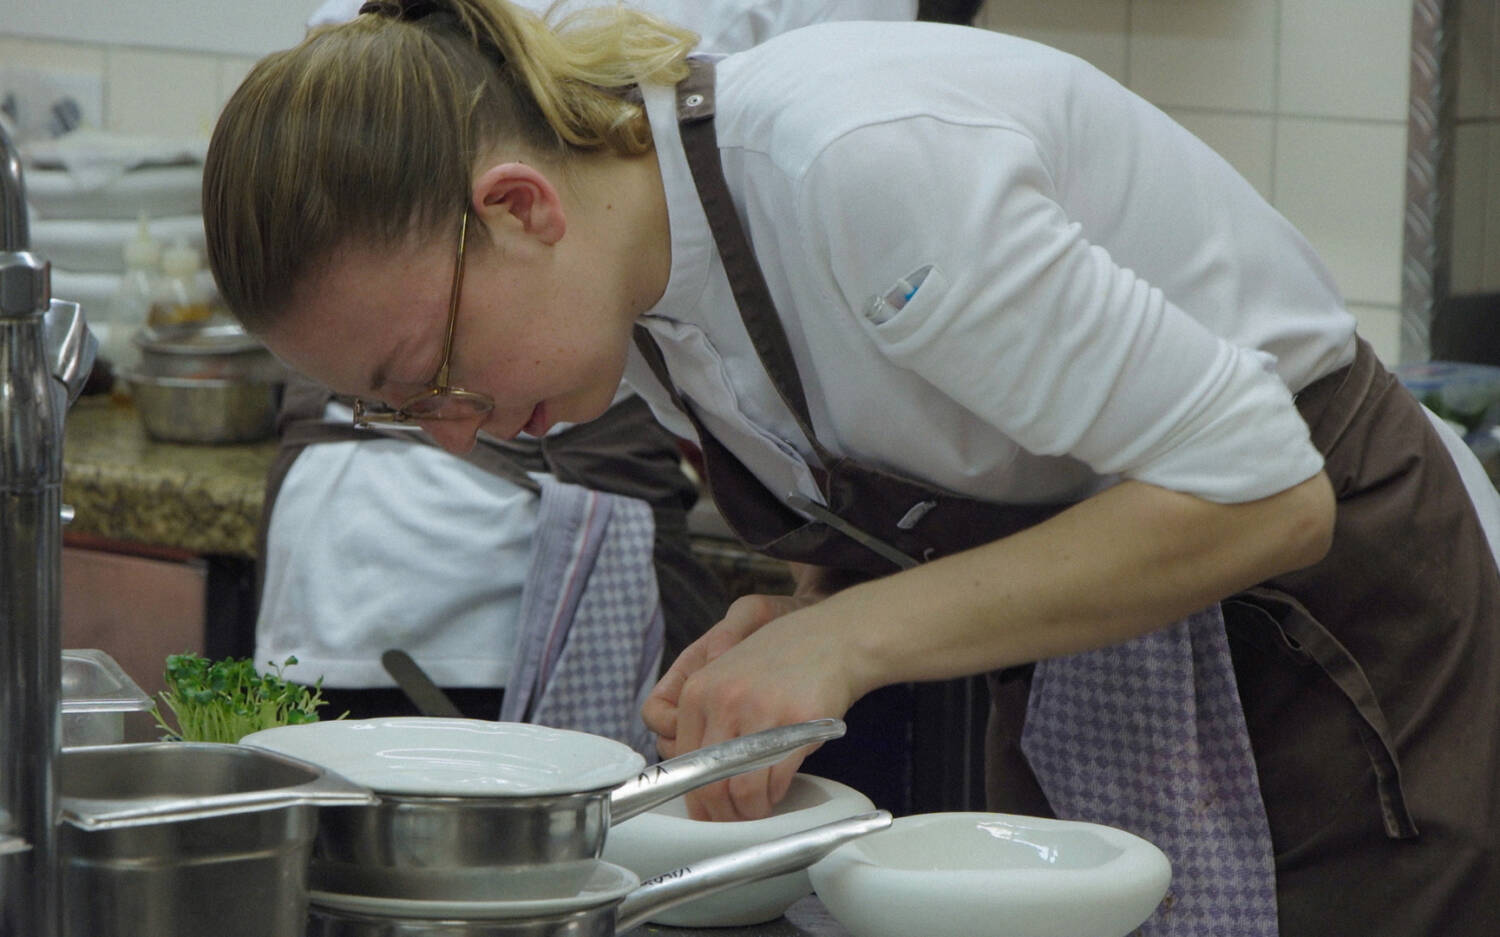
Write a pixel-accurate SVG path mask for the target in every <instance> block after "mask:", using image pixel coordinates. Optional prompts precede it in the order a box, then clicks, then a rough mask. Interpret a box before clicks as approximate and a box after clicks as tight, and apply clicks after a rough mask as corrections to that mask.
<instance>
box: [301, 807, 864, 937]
mask: <svg viewBox="0 0 1500 937" xmlns="http://www.w3.org/2000/svg"><path fill="white" fill-rule="evenodd" d="M890 825H891V815H890V814H889V813H887V812H886V811H884V810H880V811H875V812H872V813H865V814H861V815H859V816H855V817H849V818H847V819H844V820H838V821H835V822H833V823H828V824H825V825H823V826H819V827H815V828H813V829H810V830H803V831H801V832H798V833H792V834H790V835H788V836H784V837H781V838H780V839H775V840H772V841H770V842H767V843H761V844H758V845H755V846H751V847H749V848H746V849H742V850H739V851H737V852H732V853H729V854H727V855H723V856H717V857H715V858H712V859H705V860H702V861H700V862H696V863H694V864H693V866H692V867H690V868H682V869H678V870H676V871H674V872H669V873H667V874H665V875H659V876H657V877H655V878H653V879H651V880H650V881H648V882H645V883H642V882H641V880H640V879H639V878H637V877H636V876H635V873H633V872H631V871H630V870H628V869H625V868H623V867H621V866H617V865H614V864H613V863H609V862H604V861H603V860H594V861H592V862H589V861H583V862H574V863H570V864H568V866H567V867H568V870H569V872H571V871H572V870H575V869H581V870H583V874H582V875H575V876H572V877H571V878H570V877H569V875H568V874H552V875H549V874H548V870H547V869H544V868H536V869H532V870H529V871H517V872H512V873H509V874H508V875H507V876H504V877H501V876H498V875H496V876H491V877H490V878H489V879H488V880H485V879H483V878H474V877H469V878H459V879H450V880H443V879H429V880H425V881H423V880H411V881H408V882H407V883H406V884H405V886H404V887H402V888H401V889H400V890H396V891H393V892H392V893H390V894H388V895H384V896H381V897H379V898H368V897H364V896H359V895H342V894H332V893H327V892H318V893H315V894H314V896H313V903H312V906H311V908H310V910H309V917H308V931H307V933H308V937H614V935H617V934H620V933H623V932H625V931H628V930H630V929H631V928H633V927H635V926H636V925H638V924H640V923H642V922H644V921H647V920H649V919H650V918H651V917H653V916H654V915H656V914H657V913H658V912H660V911H663V910H665V909H667V908H670V907H673V906H675V905H678V904H682V903H683V902H686V901H691V900H693V899H696V898H703V897H705V896H707V895H711V894H714V893H715V892H718V891H722V890H724V889H727V888H733V887H735V886H736V885H743V884H745V883H747V882H753V881H757V880H760V879H764V878H769V877H772V876H775V875H781V874H785V873H787V872H793V871H798V870H801V869H805V868H807V867H808V866H810V865H812V864H813V863H814V862H816V861H818V860H819V859H821V858H823V857H824V856H826V855H828V853H830V852H832V851H833V850H834V849H836V848H838V847H839V846H841V845H843V844H844V843H846V842H849V841H850V840H853V839H856V838H858V837H860V836H864V835H866V834H869V833H873V832H876V831H878V830H882V829H886V828H887V827H889V826H890ZM590 872H592V874H589V873H590ZM560 882H561V883H560Z"/></svg>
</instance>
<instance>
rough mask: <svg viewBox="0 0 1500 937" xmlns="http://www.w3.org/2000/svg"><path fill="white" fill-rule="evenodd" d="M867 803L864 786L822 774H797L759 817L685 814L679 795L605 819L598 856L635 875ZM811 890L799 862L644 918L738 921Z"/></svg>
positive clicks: (764, 915)
mask: <svg viewBox="0 0 1500 937" xmlns="http://www.w3.org/2000/svg"><path fill="white" fill-rule="evenodd" d="M872 809H874V804H872V803H871V802H870V799H869V798H868V797H866V796H865V795H864V794H862V793H860V792H859V791H857V790H855V789H854V788H852V787H849V786H847V785H845V784H840V783H839V782H837V781H832V780H829V779H828V778H820V777H817V776H815V775H810V774H799V775H797V776H796V777H794V778H793V779H792V784H791V786H790V787H789V788H788V789H787V794H786V797H785V798H783V799H782V801H781V802H780V803H778V804H777V805H776V807H775V810H774V811H773V812H772V814H771V816H769V817H766V818H764V819H761V820H745V821H740V822H709V821H704V820H694V819H691V818H690V817H689V816H688V812H687V803H686V800H685V799H684V798H682V797H678V798H675V799H673V800H669V801H667V802H666V803H664V804H661V805H660V806H657V807H655V808H653V809H651V810H648V811H646V812H645V813H642V814H640V815H638V816H635V817H632V818H630V819H629V820H626V821H625V822H623V823H619V824H617V825H615V826H614V827H612V828H611V829H610V832H609V838H608V839H606V840H605V842H604V858H605V859H607V860H609V861H611V862H617V863H619V864H620V865H623V866H625V867H627V868H629V869H631V870H632V871H633V872H635V873H636V874H637V875H639V876H640V877H641V878H642V879H649V878H651V877H652V876H655V875H660V874H662V873H663V872H669V871H671V870H673V869H677V868H680V867H682V866H686V865H690V864H692V863H694V862H697V861H699V860H702V859H706V858H709V857H711V856H718V855H722V854H724V853H727V852H731V851H733V850H737V849H744V848H746V847H749V846H754V845H756V844H759V843H764V842H768V841H770V840H772V839H775V838H777V837H780V836H785V835H787V834H789V833H795V832H798V831H800V830H805V829H810V828H812V827H815V826H819V825H821V824H824V823H828V822H831V821H833V820H838V819H842V818H844V817H848V816H853V815H855V814H859V813H864V812H866V811H868V810H872ZM811 893H812V882H811V881H810V880H809V879H808V876H807V872H806V870H799V871H796V872H791V873H788V874H785V875H778V876H775V877H774V878H769V879H765V880H763V881H759V882H752V883H750V884H746V885H740V886H737V887H735V888H732V889H729V890H727V891H722V892H718V893H716V894H713V895H708V896H706V897H703V898H697V899H694V900H693V901H689V902H687V903H685V904H680V905H675V906H672V907H669V908H665V909H663V910H661V911H658V912H656V913H655V914H653V915H652V917H651V921H652V922H653V923H656V924H666V925H669V926H673V927H738V926H747V925H751V924H761V923H764V922H766V921H772V920H775V919H776V918H778V917H780V916H781V915H782V914H784V913H785V912H786V909H787V908H789V907H791V906H792V904H793V903H795V902H796V901H798V900H799V899H801V898H804V897H806V896H807V895H809V894H811Z"/></svg>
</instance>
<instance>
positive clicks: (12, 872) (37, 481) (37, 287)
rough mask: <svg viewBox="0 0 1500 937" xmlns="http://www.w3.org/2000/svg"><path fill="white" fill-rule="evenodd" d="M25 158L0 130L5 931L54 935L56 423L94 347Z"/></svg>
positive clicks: (0, 740) (57, 900)
mask: <svg viewBox="0 0 1500 937" xmlns="http://www.w3.org/2000/svg"><path fill="white" fill-rule="evenodd" d="M25 195H26V192H25V186H24V184H23V181H22V176H21V159H20V153H19V151H18V150H17V149H16V147H15V146H14V145H13V144H12V142H11V138H10V136H9V134H7V133H6V130H5V127H4V126H3V125H0V810H3V811H4V813H3V814H0V816H3V815H6V814H8V816H9V822H10V823H11V825H12V826H13V829H10V830H0V833H11V834H13V835H14V836H16V837H19V838H20V839H22V840H24V841H25V843H27V844H29V846H30V848H29V849H23V850H21V851H19V852H15V853H12V854H10V855H6V856H3V857H0V871H3V878H0V889H3V890H0V935H4V937H59V934H60V932H61V918H62V902H61V882H60V879H59V875H58V861H57V818H58V808H57V797H58V795H57V774H56V767H57V761H58V751H59V748H60V745H61V741H60V738H61V728H60V727H61V716H60V709H61V695H62V690H61V683H62V636H61V632H62V616H61V569H62V513H63V511H64V507H63V505H62V499H61V491H62V468H63V460H62V447H63V416H64V414H65V413H66V412H67V408H68V405H69V404H71V403H72V401H73V400H74V399H76V398H77V396H78V394H79V392H80V391H81V390H82V389H83V384H84V381H85V380H86V379H87V377H88V373H89V369H90V368H91V367H92V366H93V360H94V352H95V348H96V343H95V341H94V338H93V336H91V335H89V333H88V329H87V327H86V325H85V324H84V320H83V316H82V314H81V311H80V310H79V307H78V304H77V303H70V302H65V301H62V300H56V299H53V298H52V284H51V279H52V278H51V266H50V265H49V264H48V263H47V262H46V261H45V260H42V259H41V258H39V257H37V256H36V255H35V254H32V253H31V252H30V250H29V247H30V231H29V225H28V219H27V214H26V197H25Z"/></svg>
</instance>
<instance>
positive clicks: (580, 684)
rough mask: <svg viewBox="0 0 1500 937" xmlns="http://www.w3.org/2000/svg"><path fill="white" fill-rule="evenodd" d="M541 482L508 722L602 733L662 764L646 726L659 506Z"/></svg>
mask: <svg viewBox="0 0 1500 937" xmlns="http://www.w3.org/2000/svg"><path fill="white" fill-rule="evenodd" d="M541 484H542V498H541V502H540V505H539V506H538V509H537V525H536V538H535V551H534V555H533V558H532V562H531V568H530V569H529V570H528V571H527V576H526V585H525V588H524V591H523V592H522V593H521V610H520V623H519V626H520V639H519V646H518V649H517V655H516V665H515V673H514V674H513V675H512V677H511V679H510V681H509V682H508V683H507V685H506V687H505V695H504V697H503V699H502V702H501V708H500V718H501V719H502V720H504V721H507V722H533V723H536V724H538V725H545V726H551V727H553V728H556V729H576V730H578V731H581V732H592V733H594V734H595V735H603V736H606V737H608V738H612V739H615V740H616V741H620V742H624V743H625V744H627V745H629V746H631V747H632V748H634V749H635V750H636V751H639V752H640V753H641V754H642V755H644V756H646V758H647V760H648V761H655V760H656V738H655V736H654V735H653V734H652V733H651V731H650V730H649V729H647V728H646V724H645V723H644V722H643V721H642V720H641V704H642V703H643V702H645V697H646V695H647V694H648V693H649V692H650V690H651V687H652V686H653V685H654V684H655V682H656V673H657V669H658V667H659V666H660V663H661V654H662V627H663V625H662V611H661V601H660V599H659V597H658V594H657V587H656V567H655V566H654V565H653V563H652V549H653V540H654V536H655V530H656V525H655V523H654V521H653V520H652V517H651V508H650V507H649V506H648V505H647V504H646V503H645V502H644V501H641V500H638V499H636V498H627V497H624V496H622V495H615V494H609V493H607V492H601V491H591V490H589V489H587V488H582V487H580V486H578V485H570V484H566V483H564V482H559V481H557V480H555V479H553V478H551V477H547V476H544V477H542V479H541Z"/></svg>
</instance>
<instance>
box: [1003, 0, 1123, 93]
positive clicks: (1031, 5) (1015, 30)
mask: <svg viewBox="0 0 1500 937" xmlns="http://www.w3.org/2000/svg"><path fill="white" fill-rule="evenodd" d="M974 25H976V26H983V27H985V28H987V29H995V30H998V31H1000V32H1006V33H1011V34H1012V35H1016V36H1023V37H1025V38H1027V39H1034V40H1036V41H1037V42H1041V43H1045V44H1047V45H1049V46H1052V47H1053V48H1056V49H1062V50H1063V51H1064V52H1071V53H1072V54H1074V55H1076V56H1078V57H1079V58H1082V59H1086V60H1088V61H1089V62H1091V63H1093V65H1094V66H1095V67H1096V68H1099V69H1100V70H1102V71H1104V72H1106V73H1107V74H1109V75H1110V77H1112V78H1114V79H1115V80H1116V81H1121V82H1123V81H1125V72H1126V68H1127V65H1128V59H1129V54H1130V46H1129V25H1130V0H1003V2H1000V0H988V2H987V3H985V5H984V6H983V7H981V8H980V10H979V13H978V14H977V15H976V16H975V17H974Z"/></svg>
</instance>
